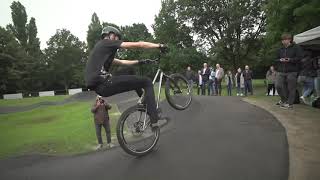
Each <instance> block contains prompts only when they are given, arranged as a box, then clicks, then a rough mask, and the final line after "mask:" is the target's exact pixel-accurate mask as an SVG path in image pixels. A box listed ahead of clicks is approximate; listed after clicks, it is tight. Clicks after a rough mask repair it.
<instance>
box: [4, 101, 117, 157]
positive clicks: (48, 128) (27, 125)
mask: <svg viewBox="0 0 320 180" xmlns="http://www.w3.org/2000/svg"><path fill="white" fill-rule="evenodd" d="M44 99H45V100H47V99H46V98H44ZM91 105H92V104H91V103H88V102H77V103H68V104H65V105H59V106H49V107H41V108H36V109H34V110H31V111H27V112H19V113H11V114H4V115H0V142H1V145H0V158H4V157H9V156H15V155H21V154H25V153H44V154H75V153H83V152H88V151H92V150H93V148H94V147H95V145H96V144H97V142H96V141H97V140H96V137H95V130H94V122H93V115H92V113H91V112H90V108H91ZM109 114H110V118H111V131H112V134H113V136H114V135H115V133H116V132H115V126H116V121H117V120H118V117H119V115H120V114H119V111H118V109H117V106H115V105H113V106H112V109H111V111H109ZM103 132H104V131H103ZM103 140H104V142H105V141H106V138H105V135H104V134H103Z"/></svg>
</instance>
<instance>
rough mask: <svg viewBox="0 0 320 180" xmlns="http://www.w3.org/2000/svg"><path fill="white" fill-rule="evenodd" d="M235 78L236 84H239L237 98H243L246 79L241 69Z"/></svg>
mask: <svg viewBox="0 0 320 180" xmlns="http://www.w3.org/2000/svg"><path fill="white" fill-rule="evenodd" d="M235 78H236V84H237V96H243V91H244V78H243V74H242V72H241V68H238V70H237V73H236V75H235Z"/></svg>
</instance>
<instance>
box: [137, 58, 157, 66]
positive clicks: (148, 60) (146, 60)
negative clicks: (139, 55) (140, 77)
mask: <svg viewBox="0 0 320 180" xmlns="http://www.w3.org/2000/svg"><path fill="white" fill-rule="evenodd" d="M151 63H153V60H150V59H142V60H139V63H138V64H139V65H141V64H151Z"/></svg>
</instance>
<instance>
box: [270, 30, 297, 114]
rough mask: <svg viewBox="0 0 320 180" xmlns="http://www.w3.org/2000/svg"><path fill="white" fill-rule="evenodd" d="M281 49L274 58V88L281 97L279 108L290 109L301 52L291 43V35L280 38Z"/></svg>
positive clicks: (294, 95) (294, 92) (293, 98)
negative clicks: (275, 72) (275, 73)
mask: <svg viewBox="0 0 320 180" xmlns="http://www.w3.org/2000/svg"><path fill="white" fill-rule="evenodd" d="M281 42H282V44H283V47H282V48H280V49H279V51H278V53H277V58H276V71H277V76H276V88H277V92H278V94H279V95H280V97H281V100H280V101H279V102H278V103H277V105H280V107H281V108H284V109H291V108H293V103H294V101H295V97H296V89H297V76H298V71H299V64H300V60H301V59H302V57H303V52H302V49H301V48H300V46H298V45H296V44H294V43H293V42H292V36H291V34H283V35H282V36H281Z"/></svg>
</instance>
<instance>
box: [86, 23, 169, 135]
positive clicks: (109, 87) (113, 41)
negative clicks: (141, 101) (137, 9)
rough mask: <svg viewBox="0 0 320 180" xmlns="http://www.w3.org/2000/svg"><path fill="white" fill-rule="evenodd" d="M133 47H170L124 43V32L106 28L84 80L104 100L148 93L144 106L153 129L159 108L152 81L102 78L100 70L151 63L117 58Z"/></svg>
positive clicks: (156, 125) (93, 50) (132, 76)
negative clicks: (131, 92) (118, 53)
mask: <svg viewBox="0 0 320 180" xmlns="http://www.w3.org/2000/svg"><path fill="white" fill-rule="evenodd" d="M120 48H124V49H130V48H144V49H150V48H159V49H160V50H162V51H166V50H167V46H165V45H163V44H155V43H151V42H123V41H122V40H121V32H120V31H119V30H118V29H117V28H115V27H113V26H107V27H104V28H103V30H102V32H101V40H100V41H98V42H97V43H96V45H95V46H94V48H93V49H92V51H91V54H90V56H89V61H88V63H87V65H86V69H85V81H86V85H87V87H88V88H89V89H90V90H94V91H95V92H96V93H97V94H99V95H100V96H103V97H108V96H112V95H115V94H119V93H122V92H127V91H131V90H136V91H137V93H138V96H139V97H141V96H142V93H141V92H142V91H141V89H144V92H145V104H146V106H147V107H148V112H149V115H150V120H151V123H152V124H151V126H152V127H153V129H154V127H155V128H157V127H158V123H157V122H158V120H159V118H160V117H159V115H158V113H157V109H156V101H155V96H154V90H153V84H152V81H151V80H150V79H149V78H146V77H140V76H136V75H119V76H107V77H105V78H104V77H103V76H101V72H100V71H101V68H102V67H104V69H105V71H107V72H108V71H109V69H110V66H111V64H118V65H136V64H147V63H149V62H150V60H120V59H115V58H114V57H115V54H116V52H117V50H118V49H120Z"/></svg>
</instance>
